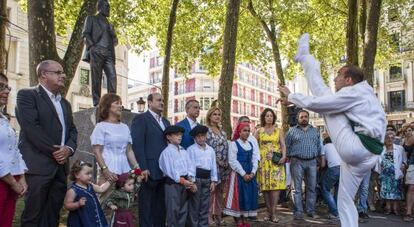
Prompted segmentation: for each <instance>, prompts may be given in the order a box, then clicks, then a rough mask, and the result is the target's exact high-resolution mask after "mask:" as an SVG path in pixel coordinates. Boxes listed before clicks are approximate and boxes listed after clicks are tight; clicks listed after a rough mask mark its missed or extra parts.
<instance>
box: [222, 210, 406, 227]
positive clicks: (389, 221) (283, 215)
mask: <svg viewBox="0 0 414 227" xmlns="http://www.w3.org/2000/svg"><path fill="white" fill-rule="evenodd" d="M265 214H266V211H265V209H264V208H261V209H260V210H259V214H258V221H249V223H250V224H251V226H252V227H253V226H254V227H267V226H286V227H303V226H306V227H313V226H321V227H336V226H340V223H339V221H338V222H336V221H333V220H329V219H326V216H327V214H321V218H320V219H311V218H307V217H305V219H304V220H293V213H292V211H291V209H289V208H281V207H278V215H279V216H278V217H279V218H280V222H279V223H271V222H264V221H261V220H263V217H265ZM369 215H370V217H371V218H370V219H367V221H366V222H365V223H361V224H360V225H359V226H360V227H382V226H384V227H414V222H410V223H407V222H404V221H403V220H402V217H401V216H395V215H384V214H382V213H370V214H369ZM224 220H225V222H226V223H227V225H226V226H235V224H234V221H233V218H232V217H226V218H225V219H224Z"/></svg>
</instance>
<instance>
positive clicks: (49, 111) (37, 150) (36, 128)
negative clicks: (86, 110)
mask: <svg viewBox="0 0 414 227" xmlns="http://www.w3.org/2000/svg"><path fill="white" fill-rule="evenodd" d="M37 75H38V80H39V85H37V86H36V87H33V88H29V89H22V90H20V91H19V92H18V93H17V106H16V117H17V120H18V122H19V124H20V127H21V132H20V143H19V149H20V151H21V153H22V155H23V159H24V161H25V162H26V165H27V167H28V169H29V170H28V172H27V173H26V181H27V184H28V188H29V189H28V192H27V194H26V197H25V208H24V211H23V214H22V220H21V221H22V223H21V226H23V227H28V226H42V227H55V226H58V224H59V212H60V210H61V208H62V205H63V199H64V197H65V193H66V187H67V183H66V176H67V173H68V158H69V156H71V155H72V154H73V152H74V151H75V150H76V140H77V134H78V133H77V131H76V128H75V125H74V124H73V118H72V109H71V106H70V103H69V102H68V101H67V100H66V99H65V98H63V97H62V96H61V95H60V93H59V90H60V89H61V88H62V87H63V86H64V85H65V83H64V82H65V77H66V76H65V73H64V71H63V68H62V66H61V65H60V64H59V63H58V62H55V61H51V60H46V61H43V62H41V63H40V64H39V65H38V66H37Z"/></svg>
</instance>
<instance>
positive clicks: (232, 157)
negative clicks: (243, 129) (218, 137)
mask: <svg viewBox="0 0 414 227" xmlns="http://www.w3.org/2000/svg"><path fill="white" fill-rule="evenodd" d="M237 142H239V144H240V146H241V147H242V148H243V149H245V150H250V149H252V146H250V143H249V141H246V142H243V141H242V140H241V139H238V140H237ZM237 152H238V149H237V144H236V142H235V141H233V142H231V143H230V147H229V164H230V167H231V168H232V169H233V170H234V171H236V172H237V173H238V174H240V176H244V175H245V174H246V171H244V169H243V167H242V166H241V165H240V162H239V161H237ZM259 160H260V154H259V149H257V148H256V147H255V146H254V145H253V155H252V164H253V168H252V173H254V174H256V171H257V167H258V165H259Z"/></svg>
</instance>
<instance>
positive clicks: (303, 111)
mask: <svg viewBox="0 0 414 227" xmlns="http://www.w3.org/2000/svg"><path fill="white" fill-rule="evenodd" d="M300 113H306V114H307V115H308V117H309V112H308V111H307V110H299V111H298V113H297V114H296V118H297V119H299V115H300Z"/></svg>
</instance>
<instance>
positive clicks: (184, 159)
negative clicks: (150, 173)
mask: <svg viewBox="0 0 414 227" xmlns="http://www.w3.org/2000/svg"><path fill="white" fill-rule="evenodd" d="M158 165H159V166H160V169H161V171H162V172H163V173H164V176H167V177H169V178H171V179H172V180H174V181H175V182H177V183H179V182H180V177H182V176H188V177H191V178H194V176H193V174H192V172H193V171H192V168H193V165H192V164H191V161H190V158H189V156H188V152H187V151H186V150H185V149H184V148H183V147H181V146H178V147H177V146H176V145H173V144H171V143H170V144H168V146H167V147H166V148H165V149H164V150H163V151H162V152H161V155H160V159H159V160H158Z"/></svg>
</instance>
